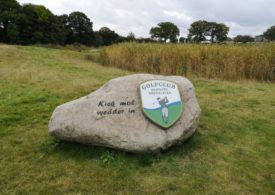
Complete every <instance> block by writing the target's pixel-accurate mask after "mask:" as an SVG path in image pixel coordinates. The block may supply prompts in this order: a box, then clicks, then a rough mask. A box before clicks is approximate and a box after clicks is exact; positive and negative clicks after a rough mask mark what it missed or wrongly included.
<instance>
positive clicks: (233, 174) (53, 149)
mask: <svg viewBox="0 0 275 195" xmlns="http://www.w3.org/2000/svg"><path fill="white" fill-rule="evenodd" d="M85 56H86V53H85V52H84V53H83V52H82V53H81V52H76V51H69V50H61V49H49V48H41V47H21V46H20V47H19V46H6V45H0V78H1V79H0V194H13V193H18V194H30V193H35V194H36V193H40V194H56V193H63V194H67V193H79V194H85V193H89V194H90V193H97V194H162V193H164V194H172V193H174V194H202V193H210V194H223V193H230V194H236V193H238V194H239V193H242V194H247V193H249V194H274V190H275V157H274V156H275V155H274V154H275V139H274V138H275V115H274V113H275V85H274V84H268V83H258V82H252V81H249V82H248V81H242V82H226V81H218V80H204V79H199V78H191V80H192V81H193V83H194V85H195V87H196V90H197V96H198V100H199V102H200V105H201V108H202V117H201V121H200V125H199V128H198V131H197V132H196V133H195V135H194V136H193V137H192V138H191V139H190V140H189V141H188V142H186V143H184V144H182V145H180V146H175V147H173V148H171V149H170V150H168V151H166V152H162V153H160V154H154V155H150V154H130V153H124V152H121V151H115V150H111V149H106V148H100V147H92V146H84V145H80V144H76V143H68V142H61V141H57V140H54V139H53V138H52V137H50V136H49V134H48V121H49V119H50V116H51V114H52V112H53V110H54V108H55V107H56V106H57V105H59V104H62V103H64V102H67V101H70V100H73V99H75V98H78V97H81V96H83V95H86V94H88V93H90V92H92V91H94V90H96V89H97V88H99V87H100V86H101V85H102V84H104V83H105V82H107V81H108V80H109V79H111V78H115V77H118V76H122V75H126V74H132V73H130V72H126V71H122V70H118V69H114V68H106V67H102V66H100V65H98V64H96V63H93V62H91V61H89V60H87V59H86V58H85ZM110 128H111V127H110Z"/></svg>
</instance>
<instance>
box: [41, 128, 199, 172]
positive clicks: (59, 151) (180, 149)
mask: <svg viewBox="0 0 275 195" xmlns="http://www.w3.org/2000/svg"><path fill="white" fill-rule="evenodd" d="M201 146H202V142H201V139H200V134H199V133H198V132H197V133H195V134H194V135H193V136H192V137H191V138H190V139H188V140H187V141H186V142H184V143H182V144H179V145H175V146H172V147H171V148H169V149H168V150H165V151H160V152H157V153H131V152H125V151H122V150H116V149H111V148H105V147H99V146H91V145H84V144H79V143H75V142H67V141H59V140H56V139H54V138H47V139H46V140H45V141H44V142H43V143H42V144H41V145H40V151H41V152H42V153H44V154H45V155H46V156H49V155H57V156H58V158H60V159H62V160H66V159H73V160H75V161H96V162H98V163H99V164H101V165H104V166H106V165H118V166H123V165H125V164H127V166H128V165H129V164H135V165H138V166H139V167H148V166H152V165H154V164H157V163H161V162H162V161H165V160H167V159H171V158H177V157H181V158H192V157H191V156H192V154H193V152H194V151H196V149H198V148H201Z"/></svg>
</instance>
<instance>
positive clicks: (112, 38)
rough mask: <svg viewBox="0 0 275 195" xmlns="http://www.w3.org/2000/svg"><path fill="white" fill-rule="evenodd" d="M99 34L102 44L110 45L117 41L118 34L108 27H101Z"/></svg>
mask: <svg viewBox="0 0 275 195" xmlns="http://www.w3.org/2000/svg"><path fill="white" fill-rule="evenodd" d="M99 34H100V36H101V37H102V40H103V45H111V44H113V43H117V42H119V39H120V36H119V35H118V34H117V33H116V32H115V31H113V30H111V29H109V28H108V27H102V28H101V29H100V30H99Z"/></svg>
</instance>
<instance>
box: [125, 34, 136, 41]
mask: <svg viewBox="0 0 275 195" xmlns="http://www.w3.org/2000/svg"><path fill="white" fill-rule="evenodd" d="M126 38H127V40H128V41H135V40H136V36H135V34H134V33H133V32H130V33H129V34H128V36H127V37H126Z"/></svg>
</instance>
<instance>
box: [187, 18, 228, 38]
mask: <svg viewBox="0 0 275 195" xmlns="http://www.w3.org/2000/svg"><path fill="white" fill-rule="evenodd" d="M228 32H229V27H227V26H226V25H225V24H223V23H220V24H218V23H216V22H207V21H205V20H199V21H196V22H193V23H192V24H191V27H190V29H189V34H188V38H189V40H191V41H192V42H201V41H205V40H206V37H207V36H209V37H210V41H211V43H214V42H222V41H226V40H227V34H228Z"/></svg>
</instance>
